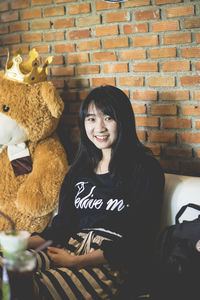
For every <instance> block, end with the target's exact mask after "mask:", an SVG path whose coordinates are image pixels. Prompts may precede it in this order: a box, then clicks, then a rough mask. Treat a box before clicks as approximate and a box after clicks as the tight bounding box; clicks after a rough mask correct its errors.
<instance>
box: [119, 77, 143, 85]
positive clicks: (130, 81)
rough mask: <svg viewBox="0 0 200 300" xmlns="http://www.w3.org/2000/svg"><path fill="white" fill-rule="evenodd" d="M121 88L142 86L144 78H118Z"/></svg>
mask: <svg viewBox="0 0 200 300" xmlns="http://www.w3.org/2000/svg"><path fill="white" fill-rule="evenodd" d="M119 84H120V85H121V86H143V85H144V78H143V77H142V76H125V77H120V78H119Z"/></svg>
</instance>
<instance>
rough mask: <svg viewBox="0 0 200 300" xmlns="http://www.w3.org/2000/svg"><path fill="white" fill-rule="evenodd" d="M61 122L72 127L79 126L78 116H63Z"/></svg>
mask: <svg viewBox="0 0 200 300" xmlns="http://www.w3.org/2000/svg"><path fill="white" fill-rule="evenodd" d="M61 121H62V122H63V123H64V124H71V125H77V124H78V119H77V116H74V115H69V114H63V115H62V119H61Z"/></svg>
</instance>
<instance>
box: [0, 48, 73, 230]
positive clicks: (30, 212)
mask: <svg viewBox="0 0 200 300" xmlns="http://www.w3.org/2000/svg"><path fill="white" fill-rule="evenodd" d="M29 55H30V59H29V61H28V62H27V63H23V62H22V59H21V56H20V53H19V52H17V53H16V54H15V56H14V57H13V59H12V61H11V62H7V65H6V70H5V71H1V72H0V211H1V212H3V213H5V214H7V215H8V216H9V217H10V218H11V219H12V221H13V222H14V224H15V228H16V230H27V231H29V232H30V233H33V232H41V231H42V230H43V229H44V228H45V227H46V226H47V225H48V224H49V222H50V221H51V219H52V215H53V213H54V211H55V208H56V207H57V204H58V199H59V192H60V188H61V184H62V181H63V179H64V176H65V174H66V173H67V171H68V169H69V164H68V159H67V154H66V151H65V149H64V147H63V145H62V144H61V142H60V140H59V137H58V135H57V132H56V128H57V126H58V123H59V120H60V117H61V115H62V112H63V109H64V103H63V101H62V99H61V97H60V95H59V93H58V91H57V90H56V88H55V86H54V85H53V83H52V82H51V81H47V80H46V77H47V70H46V67H47V66H48V63H49V61H51V59H49V58H48V60H47V61H46V62H45V64H44V65H43V67H42V68H40V67H39V63H38V57H37V56H38V55H37V52H36V51H35V49H34V50H33V51H32V52H31V53H29ZM9 229H10V224H9V222H8V221H7V220H6V219H5V218H3V217H1V216H0V231H5V230H9Z"/></svg>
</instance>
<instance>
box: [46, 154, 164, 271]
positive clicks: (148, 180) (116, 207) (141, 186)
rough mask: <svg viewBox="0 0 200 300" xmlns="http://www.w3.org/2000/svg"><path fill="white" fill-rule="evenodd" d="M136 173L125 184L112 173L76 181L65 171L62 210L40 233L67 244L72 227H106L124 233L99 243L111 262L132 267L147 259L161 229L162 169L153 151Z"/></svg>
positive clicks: (81, 178)
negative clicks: (115, 238)
mask: <svg viewBox="0 0 200 300" xmlns="http://www.w3.org/2000/svg"><path fill="white" fill-rule="evenodd" d="M134 174H135V173H134ZM138 174H139V175H138V176H135V175H134V176H132V177H131V176H130V178H128V179H127V180H126V182H125V181H124V182H123V181H122V182H121V183H119V182H116V181H115V180H113V179H112V178H111V176H110V174H109V173H107V174H102V175H94V176H91V177H90V176H82V175H77V177H76V178H74V180H73V184H71V181H69V176H68V175H66V177H65V179H64V181H63V184H62V187H61V192H60V201H59V211H58V215H56V216H55V217H54V219H53V221H52V224H51V226H50V227H47V228H46V229H45V230H44V231H43V232H42V233H40V236H41V237H43V238H45V239H52V240H53V241H54V242H55V243H59V244H61V245H64V244H65V243H66V241H67V240H68V239H69V238H70V236H71V235H72V234H73V233H74V232H79V231H81V230H82V229H85V228H89V229H90V228H91V229H93V228H104V229H106V230H110V231H112V232H115V233H116V234H118V235H120V236H122V237H121V238H119V239H117V240H115V241H114V242H109V241H105V242H103V244H102V246H101V248H102V250H103V252H104V256H105V258H106V259H107V260H108V261H109V263H110V264H112V265H120V264H123V265H126V266H128V267H131V266H136V265H138V267H139V266H140V264H141V261H142V264H143V265H144V264H146V263H147V262H148V260H149V258H150V257H151V255H152V251H153V247H154V242H155V236H156V233H157V231H158V228H159V222H160V209H161V205H162V193H163V188H164V174H163V170H162V168H161V167H160V165H159V163H158V161H157V160H156V159H155V158H153V157H151V156H145V157H144V158H143V160H142V161H141V162H140V170H139V172H138ZM139 268H140V267H139Z"/></svg>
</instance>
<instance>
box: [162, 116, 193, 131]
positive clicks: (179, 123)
mask: <svg viewBox="0 0 200 300" xmlns="http://www.w3.org/2000/svg"><path fill="white" fill-rule="evenodd" d="M162 127H163V128H174V129H175V128H176V129H179V128H191V127H192V125H191V120H189V119H184V118H165V119H163V121H162Z"/></svg>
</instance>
